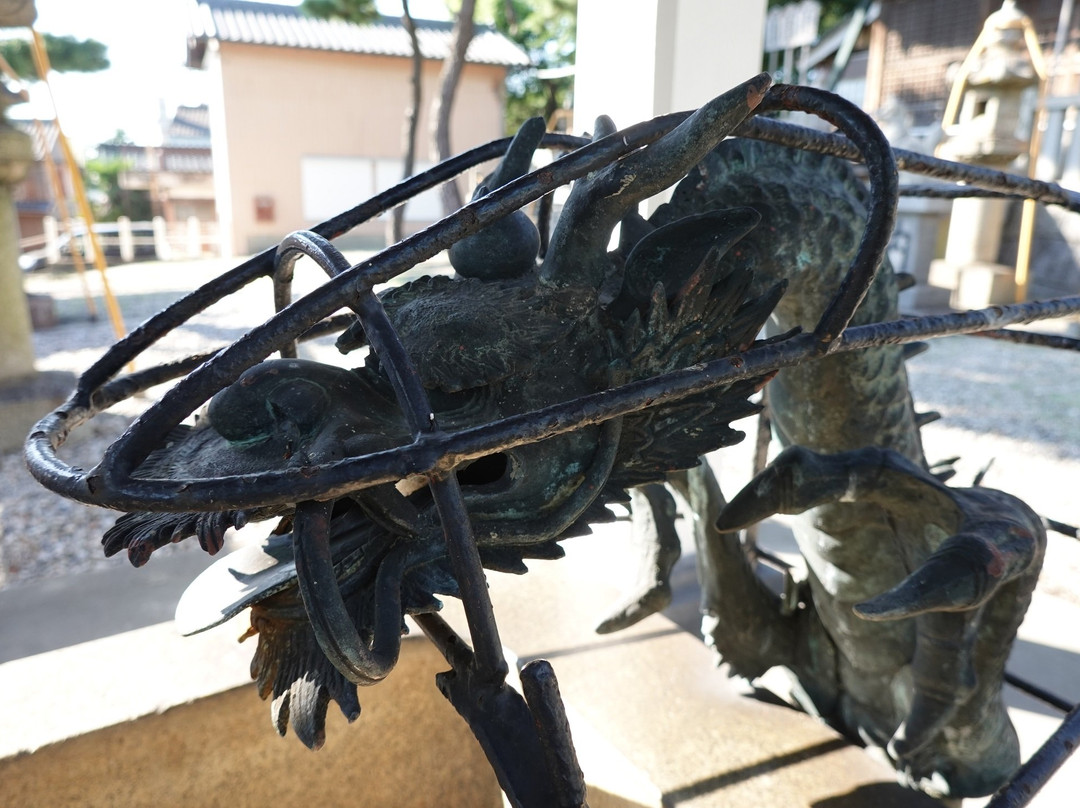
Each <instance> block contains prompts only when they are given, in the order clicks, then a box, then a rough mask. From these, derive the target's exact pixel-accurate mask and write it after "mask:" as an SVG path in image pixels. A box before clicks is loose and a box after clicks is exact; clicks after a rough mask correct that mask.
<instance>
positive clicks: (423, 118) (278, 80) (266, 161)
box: [207, 42, 506, 254]
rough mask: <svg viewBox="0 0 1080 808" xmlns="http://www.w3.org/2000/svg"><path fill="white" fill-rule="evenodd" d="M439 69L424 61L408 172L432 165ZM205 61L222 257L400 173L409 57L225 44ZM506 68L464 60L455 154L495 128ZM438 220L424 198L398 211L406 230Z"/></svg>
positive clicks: (372, 236)
mask: <svg viewBox="0 0 1080 808" xmlns="http://www.w3.org/2000/svg"><path fill="white" fill-rule="evenodd" d="M440 67H441V62H435V61H425V63H424V72H423V81H422V93H423V101H422V103H421V114H420V122H419V130H418V137H417V146H418V148H417V161H418V165H417V170H421V169H423V168H425V167H427V166H428V165H430V164H431V162H432V158H431V150H430V147H429V143H430V137H429V134H428V131H429V127H428V109H429V106H430V103H431V99H432V98H433V97H434V95H435V92H436V86H437V79H438V73H439V69H440ZM207 68H208V69H209V70H211V71H216V72H217V73H218V75H217V76H214V77H212V78H213V79H214V82H213V83H214V85H215V86H217V87H219V88H221V95H220V97H219V98H218V99H215V100H216V102H217V103H216V104H214V105H213V106H212V107H211V109H212V115H213V118H212V120H211V131H212V133H213V137H214V166H215V170H220V169H224V170H220V173H219V175H218V176H217V177H216V178H215V183H216V185H217V188H218V190H217V199H218V213H219V217H220V220H221V227H222V233H223V235H225V236H226V237H230V236H231V242H232V243H231V248H232V253H233V254H243V253H249V252H255V251H257V250H260V249H264V248H265V247H268V246H270V245H272V244H275V243H277V242H278V241H280V239H281V238H282V237H283V236H284V235H286V234H288V233H290V232H292V231H294V230H298V229H302V228H305V227H310V226H311V225H313V224H316V223H317V222H318V221H320V220H321V219H323V218H327V217H328V216H329V215H332V214H336V213H340V212H341V211H343V210H345V209H347V208H349V207H351V206H353V205H356V204H359V203H360V202H362V201H364V200H365V199H366V198H368V197H369V196H371V195H372V194H373V193H376V192H378V191H380V190H383V189H384V188H386V187H389V186H390V185H392V184H393V183H395V182H397V181H398V180H400V179H401V165H402V164H401V157H402V130H403V126H404V120H405V109H406V106H407V103H408V99H409V93H410V88H409V74H410V70H411V61H410V60H409V59H404V58H400V57H381V56H369V55H359V54H350V53H332V52H323V51H310V50H301V49H291V48H277V47H267V46H256V45H246V44H238V43H230V42H224V43H218V46H217V49H216V52H208V53H207ZM505 75H506V71H505V68H502V67H496V66H489V65H476V64H469V65H466V68H465V70H464V71H463V73H462V76H461V82H460V84H459V86H458V92H457V96H456V99H455V102H454V114H453V118H452V121H451V143H452V146H453V149H454V151H455V152H461V151H464V150H466V149H469V148H471V147H473V146H476V145H479V144H481V143H484V142H486V141H488V140H492V139H493V138H498V137H501V136H502V135H503V108H504V97H503V96H504V91H503V82H504V79H505ZM226 166H227V168H226ZM438 218H440V216H439V214H438V211H437V208H436V207H435V206H434V205H433V204H431V201H427V202H425V203H421V204H418V206H416V209H414V210H408V209H407V213H406V219H407V221H409V222H410V225H411V229H418V228H419V227H421V226H424V225H427V224H430V223H431V222H432V221H435V220H437V219H438ZM384 229H385V225H384V223H383V222H382V221H375V222H370V223H368V224H367V225H365V226H362V227H361V228H358V229H357V231H354V232H356V233H357V234H358V235H359V236H361V237H367V239H368V240H369V241H371V242H377V241H380V240H381V239H382V236H383V231H384ZM354 240H355V239H354Z"/></svg>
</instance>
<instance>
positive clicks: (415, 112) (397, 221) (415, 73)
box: [391, 0, 424, 244]
mask: <svg viewBox="0 0 1080 808" xmlns="http://www.w3.org/2000/svg"><path fill="white" fill-rule="evenodd" d="M401 8H402V12H403V13H402V16H401V22H402V24H403V25H404V26H405V30H406V31H408V32H409V41H410V42H411V43H412V80H411V84H412V95H411V98H410V102H409V108H408V109H407V110H406V111H405V128H404V130H403V138H404V141H405V143H404V146H405V166H404V169H403V171H402V179H406V180H407V179H408V178H409V177H411V176H412V175H413V172H414V171H415V168H416V124H417V120H418V117H419V114H420V76H421V71H422V70H423V64H424V57H423V55H422V54H421V53H420V40H419V39H418V38H417V36H416V22H415V21H414V20H413V18H412V14H411V13H410V12H409V0H401ZM391 217H392V222H393V224H392V230H391V235H392V237H393V243H395V244H396V243H397V242H399V241H401V239H402V237H403V236H404V234H405V233H404V230H405V227H404V222H405V206H404V205H398V206H397V207H396V208H394V211H393V213H392V214H391Z"/></svg>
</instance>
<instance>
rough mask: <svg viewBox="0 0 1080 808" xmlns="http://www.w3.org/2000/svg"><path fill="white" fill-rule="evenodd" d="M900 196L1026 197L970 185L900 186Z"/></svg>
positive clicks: (933, 197) (929, 197) (947, 197)
mask: <svg viewBox="0 0 1080 808" xmlns="http://www.w3.org/2000/svg"><path fill="white" fill-rule="evenodd" d="M900 196H919V197H923V198H926V199H1015V200H1017V201H1023V200H1025V199H1027V198H1028V197H1027V195H1025V194H1022V193H1019V192H1018V191H991V190H989V189H988V188H972V187H971V186H970V185H946V184H944V183H940V182H938V183H928V184H925V185H915V184H911V185H901V186H900Z"/></svg>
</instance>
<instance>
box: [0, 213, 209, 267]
mask: <svg viewBox="0 0 1080 808" xmlns="http://www.w3.org/2000/svg"><path fill="white" fill-rule="evenodd" d="M43 226H44V233H42V234H41V235H38V236H29V237H27V238H23V239H20V240H19V250H20V252H21V253H22V254H23V255H32V256H37V257H40V258H42V259H43V260H44V262H45V263H46V264H56V263H59V262H60V261H63V260H68V259H67V258H66V256H70V255H71V241H72V239H75V240H76V241H77V248H78V250H79V252H80V253H82V255H83V256H84V258H85V259H86V260H87V261H90V260H92V259H91V256H92V255H93V247H92V244H91V242H90V238H89V236H88V234H87V232H86V225H85V223H84V222H83V220H82V219H76V220H75V221H74V222H73V223H72V227H71V231H70V232H69V231H67V230H66V229H65V230H63V231H61V228H60V226H59V223H58V222H57V220H56V219H55V218H53V217H52V216H46V217H45V218H44V221H43ZM94 233H95V234H96V236H97V241H98V243H99V244H100V245H101V250H102V252H103V253H104V254H105V256H106V257H107V258H109V259H110V260H112V261H114V262H115V260H116V259H117V258H119V260H120V261H121V262H122V263H130V262H132V261H135V260H152V259H155V258H156V259H157V260H160V261H173V260H190V259H194V258H203V257H207V256H217V255H220V254H221V238H220V235H219V231H218V226H217V223H216V222H201V221H200V220H199V219H198V218H196V217H195V216H189V217H188V218H187V220H185V221H182V222H166V221H165V219H164V218H162V217H161V216H155V217H154V218H153V219H152V220H151V221H149V222H133V221H131V219H129V218H127V217H126V216H121V217H120V218H119V219H117V220H116V221H115V222H95V223H94Z"/></svg>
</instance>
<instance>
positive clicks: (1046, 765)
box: [986, 705, 1080, 808]
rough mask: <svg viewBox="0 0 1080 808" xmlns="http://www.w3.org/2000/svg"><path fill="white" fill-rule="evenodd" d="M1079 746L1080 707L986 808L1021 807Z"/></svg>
mask: <svg viewBox="0 0 1080 808" xmlns="http://www.w3.org/2000/svg"><path fill="white" fill-rule="evenodd" d="M1078 745H1080V705H1077V706H1076V707H1073V709H1072V710H1070V711H1069V714H1068V715H1066V716H1065V718H1064V720H1062V722H1061V724H1060V725H1059V726H1058V728H1057V729H1056V730H1055V731H1054V733H1053V735H1051V736H1050V737H1049V738H1047V739H1046V743H1044V744H1043V745H1042V746H1040V747H1039V748H1038V750H1036V752H1035V754H1034V755H1032V756H1031V757H1030V758H1028V760H1027V762H1026V763H1024V765H1022V766H1021V767H1020V769H1019V771H1017V773H1016V775H1015V776H1014V777H1013V779H1012V780H1010V781H1009V783H1008V785H1006V786H1004V787H1003V788H1002V789H1001V790H1000V791H998V792H997V794H995V795H994V797H993V798H992V799H991V800H990V802H988V803H987V804H986V808H1022V806H1024V805H1027V804H1028V803H1029V802H1031V798H1032V797H1034V796H1035V794H1036V793H1037V792H1038V791H1039V789H1040V788H1042V787H1043V786H1044V785H1046V783H1047V781H1048V780H1049V779H1050V778H1051V777H1052V776H1053V774H1054V772H1056V771H1057V770H1058V769H1060V768H1061V766H1062V764H1063V763H1064V762H1065V761H1066V760H1067V759H1068V758H1069V755H1071V754H1072V753H1073V752H1074V751H1075V750H1076V747H1077V746H1078Z"/></svg>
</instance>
